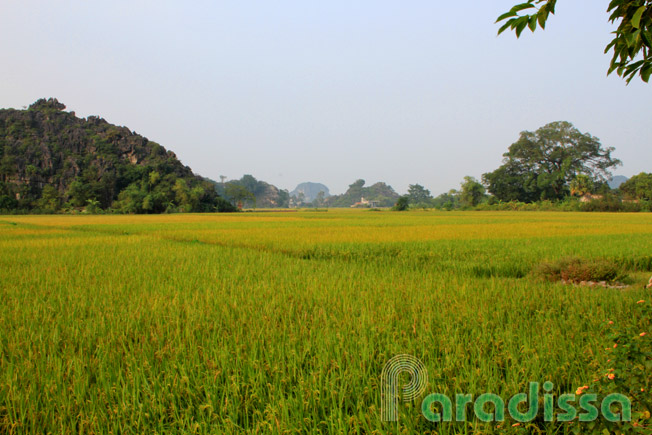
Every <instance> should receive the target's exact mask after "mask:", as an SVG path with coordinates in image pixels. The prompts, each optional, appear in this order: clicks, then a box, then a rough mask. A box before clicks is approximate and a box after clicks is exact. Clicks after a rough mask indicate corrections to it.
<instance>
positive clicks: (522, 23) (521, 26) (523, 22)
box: [516, 16, 528, 38]
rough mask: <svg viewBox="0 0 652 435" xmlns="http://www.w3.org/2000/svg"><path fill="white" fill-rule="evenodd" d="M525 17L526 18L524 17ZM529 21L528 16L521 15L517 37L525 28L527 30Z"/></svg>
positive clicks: (517, 27)
mask: <svg viewBox="0 0 652 435" xmlns="http://www.w3.org/2000/svg"><path fill="white" fill-rule="evenodd" d="M523 18H525V19H523ZM527 23H528V17H527V16H525V17H521V18H520V19H519V23H518V24H517V25H516V37H517V38H518V37H520V36H521V33H523V30H525V27H526V26H527Z"/></svg>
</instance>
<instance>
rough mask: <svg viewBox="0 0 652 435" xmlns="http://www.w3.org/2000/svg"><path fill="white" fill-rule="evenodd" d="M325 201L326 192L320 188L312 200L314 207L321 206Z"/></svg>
mask: <svg viewBox="0 0 652 435" xmlns="http://www.w3.org/2000/svg"><path fill="white" fill-rule="evenodd" d="M325 201H326V192H324V191H323V190H320V191H319V193H318V194H317V198H315V200H314V201H313V202H312V204H313V205H314V206H315V207H317V208H318V207H322V206H323V205H324V203H325Z"/></svg>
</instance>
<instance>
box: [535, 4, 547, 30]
mask: <svg viewBox="0 0 652 435" xmlns="http://www.w3.org/2000/svg"><path fill="white" fill-rule="evenodd" d="M542 9H543V8H542ZM547 19H548V12H542V11H539V13H538V14H537V20H538V21H539V26H541V28H542V29H544V30H545V29H546V20H547Z"/></svg>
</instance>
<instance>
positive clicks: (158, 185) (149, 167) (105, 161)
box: [0, 98, 233, 213]
mask: <svg viewBox="0 0 652 435" xmlns="http://www.w3.org/2000/svg"><path fill="white" fill-rule="evenodd" d="M64 109H65V105H63V104H61V103H59V102H58V101H57V100H56V99H52V98H51V99H48V100H45V99H41V100H38V101H37V102H36V103H34V104H32V105H31V106H30V107H29V108H28V109H27V110H14V109H2V110H0V210H3V211H5V212H16V211H19V212H50V213H51V212H57V211H60V210H62V209H64V210H69V211H72V210H86V211H91V212H97V211H100V210H107V209H112V210H114V211H118V212H125V213H161V212H164V211H168V212H170V211H196V212H201V211H230V210H233V207H232V206H231V205H230V204H229V203H228V202H227V201H225V200H223V199H222V198H220V196H219V195H218V194H217V192H216V190H215V187H214V185H212V184H211V183H209V182H207V181H205V180H203V179H202V178H200V177H198V176H196V175H195V174H193V172H192V170H191V169H190V168H189V167H187V166H184V165H183V164H182V163H181V162H180V161H179V160H178V159H177V157H176V155H175V154H174V153H173V152H172V151H168V150H166V149H165V148H163V147H162V146H161V145H159V144H157V143H156V142H153V141H150V140H148V139H147V138H146V137H143V136H141V135H139V134H136V133H135V132H132V131H130V130H129V129H128V128H126V127H118V126H115V125H113V124H109V123H108V122H107V121H105V120H104V119H102V118H99V117H95V116H90V117H88V118H86V119H84V118H78V117H77V116H75V113H74V112H66V111H64Z"/></svg>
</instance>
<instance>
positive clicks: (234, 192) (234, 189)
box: [224, 183, 256, 208]
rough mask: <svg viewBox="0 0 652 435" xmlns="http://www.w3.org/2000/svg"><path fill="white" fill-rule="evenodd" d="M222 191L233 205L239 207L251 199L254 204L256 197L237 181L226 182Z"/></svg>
mask: <svg viewBox="0 0 652 435" xmlns="http://www.w3.org/2000/svg"><path fill="white" fill-rule="evenodd" d="M224 193H225V195H226V197H227V198H229V199H230V200H231V202H232V203H233V205H236V206H238V208H240V207H241V205H242V203H243V202H244V201H246V200H251V201H252V202H253V203H254V206H255V204H256V197H255V196H254V194H253V193H251V192H250V191H249V190H247V189H246V188H245V187H244V186H242V185H240V184H238V183H227V185H226V188H225V189H224Z"/></svg>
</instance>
